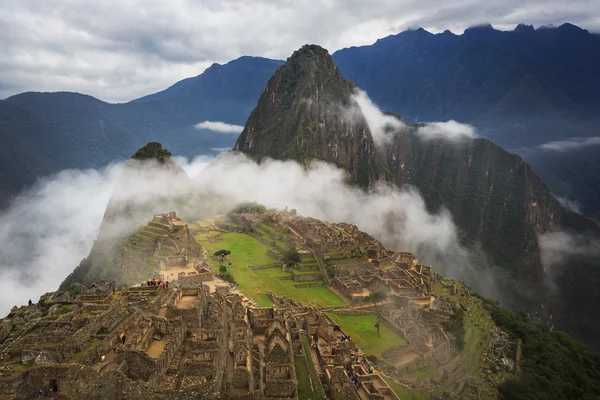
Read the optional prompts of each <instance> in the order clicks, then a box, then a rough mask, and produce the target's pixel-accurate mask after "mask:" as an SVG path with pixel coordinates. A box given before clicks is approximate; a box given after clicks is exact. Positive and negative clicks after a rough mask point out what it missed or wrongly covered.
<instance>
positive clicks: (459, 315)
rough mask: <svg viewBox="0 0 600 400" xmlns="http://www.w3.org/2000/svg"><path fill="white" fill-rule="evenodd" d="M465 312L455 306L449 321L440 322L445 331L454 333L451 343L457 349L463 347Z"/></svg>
mask: <svg viewBox="0 0 600 400" xmlns="http://www.w3.org/2000/svg"><path fill="white" fill-rule="evenodd" d="M464 318H465V312H464V310H463V309H462V308H460V307H455V309H454V315H452V318H451V319H450V320H449V321H444V322H442V327H443V328H444V330H445V331H446V332H449V333H452V334H453V335H454V341H453V344H454V346H456V348H457V349H458V350H462V349H463V348H464V347H465V323H464Z"/></svg>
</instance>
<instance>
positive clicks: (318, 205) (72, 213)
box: [0, 153, 494, 315]
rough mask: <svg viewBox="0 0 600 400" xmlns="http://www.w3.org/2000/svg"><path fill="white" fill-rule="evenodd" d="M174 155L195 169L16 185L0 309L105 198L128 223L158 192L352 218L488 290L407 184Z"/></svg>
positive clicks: (40, 274) (44, 278) (60, 268)
mask: <svg viewBox="0 0 600 400" xmlns="http://www.w3.org/2000/svg"><path fill="white" fill-rule="evenodd" d="M176 161H177V162H178V164H180V166H181V167H182V168H183V170H185V171H186V172H187V173H188V174H189V175H196V177H195V178H194V179H193V180H190V179H187V178H185V177H184V178H181V179H178V180H176V181H174V180H173V174H172V172H169V173H157V172H156V171H153V170H152V168H151V167H152V166H147V165H140V166H138V168H134V169H128V171H127V172H126V173H125V174H124V172H123V171H124V169H123V164H115V165H111V166H109V167H106V168H104V169H102V170H80V171H77V170H73V171H65V172H62V173H60V174H57V175H55V176H53V177H50V178H47V179H45V180H43V181H41V182H39V183H38V184H37V185H36V186H34V187H33V188H31V189H30V190H28V191H27V192H24V193H23V194H22V196H21V197H20V198H19V199H18V200H17V201H15V203H14V204H13V205H12V206H11V207H10V208H9V209H8V210H6V211H5V212H4V213H3V214H1V215H0V240H1V241H2V243H3V246H2V248H1V249H0V271H1V272H0V273H1V276H2V278H3V284H4V286H5V295H4V296H2V299H1V300H0V314H3V315H5V314H6V313H7V312H8V311H9V309H10V307H12V306H13V305H14V304H25V303H26V302H27V300H28V299H30V298H31V299H32V300H33V301H37V299H38V298H39V296H40V295H42V294H43V293H45V292H48V291H54V290H56V289H57V287H58V286H59V284H60V282H62V280H63V279H64V278H65V277H66V276H67V275H68V274H69V273H70V272H71V271H72V270H73V269H74V268H75V267H76V266H77V265H78V264H79V262H80V261H81V259H82V258H84V257H85V256H87V254H88V253H89V251H90V249H91V247H92V245H93V243H94V240H95V239H96V237H97V234H98V230H99V227H100V223H101V221H102V219H103V215H104V212H105V209H106V207H107V204H108V202H109V198H112V200H111V202H113V203H114V202H116V201H119V202H124V203H128V204H129V205H131V206H133V208H137V211H138V214H139V215H135V216H132V217H131V218H132V219H131V220H130V221H127V222H128V223H130V224H134V225H135V224H140V223H143V221H147V220H149V219H151V218H152V214H153V212H154V210H150V209H148V208H145V207H147V204H148V201H152V199H155V198H157V196H159V198H160V199H161V203H160V204H156V205H155V207H154V208H159V207H163V208H164V209H161V211H163V212H166V211H170V210H171V209H174V210H175V211H178V212H179V213H180V214H182V215H188V216H189V215H192V214H193V213H194V212H204V213H206V212H215V213H216V212H219V211H221V212H222V211H223V209H222V204H219V203H222V202H213V203H212V204H208V203H207V201H206V200H205V199H207V198H211V197H212V198H214V197H215V196H218V197H219V198H221V199H226V200H227V201H228V202H238V201H257V202H260V203H262V204H265V205H266V206H267V207H273V208H278V209H281V208H284V207H286V206H287V207H290V208H296V209H297V210H298V212H299V213H301V214H302V215H304V216H311V217H315V218H320V219H324V220H327V221H331V222H341V221H345V222H349V223H353V224H356V225H357V226H359V227H360V228H361V229H362V230H364V231H366V232H368V233H370V234H372V235H373V236H375V237H376V238H378V239H379V240H381V241H382V242H383V243H384V244H385V245H386V246H388V247H390V248H392V249H395V250H399V251H412V252H414V253H415V254H416V255H417V256H419V257H420V258H421V260H422V261H423V262H425V263H429V264H432V265H433V266H434V267H435V268H436V269H438V270H441V271H443V272H444V273H445V274H448V275H451V276H454V277H457V278H463V279H466V278H469V280H470V281H471V283H472V284H474V286H475V287H478V288H483V289H480V290H481V291H482V292H486V293H488V294H490V295H491V294H492V293H493V290H494V282H493V279H491V278H489V277H485V275H484V274H480V276H479V277H478V274H475V273H474V270H472V268H473V262H472V260H471V255H470V253H469V251H467V249H465V248H464V247H462V246H461V245H460V243H459V240H458V234H457V228H456V226H455V224H454V222H453V220H452V216H451V215H450V213H448V212H447V211H441V212H440V213H436V214H431V213H429V212H428V211H427V209H426V207H425V203H424V201H423V199H422V198H421V196H420V195H419V193H418V191H417V190H416V189H414V188H406V189H404V190H390V189H385V190H384V189H382V190H381V191H379V192H378V193H371V194H367V193H365V192H364V191H362V190H359V189H357V188H352V187H349V186H347V185H346V184H345V183H344V173H343V171H342V170H340V169H337V168H336V167H335V166H332V165H329V164H326V163H323V162H317V163H314V164H311V168H310V169H308V170H306V169H305V168H304V167H303V166H301V165H299V164H297V163H295V162H293V161H285V162H282V161H272V160H267V161H266V162H264V163H262V164H260V165H259V164H257V163H255V162H254V161H252V160H250V159H248V158H246V157H245V156H243V155H241V154H238V153H226V154H223V155H221V156H220V157H219V158H218V159H217V160H214V162H212V163H211V162H210V161H212V160H210V159H207V158H206V157H202V158H198V159H196V160H194V161H193V162H187V161H186V160H185V159H183V158H177V159H176ZM124 176H126V178H124ZM117 195H118V196H117ZM181 199H186V201H187V203H185V204H183V203H181ZM215 203H216V205H215ZM182 207H185V208H186V212H181V208H182ZM190 210H191V211H190ZM144 213H145V214H147V215H145V214H144ZM190 218H191V217H190ZM469 271H471V272H469ZM471 278H472V279H471ZM473 281H477V282H475V283H474V282H473Z"/></svg>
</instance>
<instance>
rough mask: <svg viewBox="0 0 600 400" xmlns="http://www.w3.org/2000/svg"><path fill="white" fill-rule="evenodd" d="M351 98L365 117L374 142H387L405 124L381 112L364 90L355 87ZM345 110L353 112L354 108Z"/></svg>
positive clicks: (380, 143)
mask: <svg viewBox="0 0 600 400" xmlns="http://www.w3.org/2000/svg"><path fill="white" fill-rule="evenodd" d="M352 98H353V99H354V101H356V102H357V103H358V105H359V107H360V110H361V111H362V114H363V115H364V116H365V118H366V119H367V123H368V125H369V129H370V130H371V134H372V135H373V140H374V141H375V144H377V145H383V144H386V143H389V142H390V141H391V139H392V136H393V135H394V133H396V132H398V131H399V130H402V129H404V128H405V127H406V124H405V123H404V122H402V121H400V120H399V119H398V118H395V117H392V116H389V115H385V114H384V113H382V112H381V110H380V109H379V108H378V107H377V106H376V105H375V104H374V103H373V102H372V101H371V99H370V98H369V96H368V95H367V93H366V92H365V91H363V90H360V89H357V90H356V91H355V93H354V94H353V95H352ZM347 112H350V113H353V112H354V110H352V109H351V110H348V111H347Z"/></svg>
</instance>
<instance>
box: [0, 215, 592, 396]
mask: <svg viewBox="0 0 600 400" xmlns="http://www.w3.org/2000/svg"><path fill="white" fill-rule="evenodd" d="M292 214H293V213H292ZM167 226H170V227H174V226H185V225H183V223H181V222H179V220H178V219H177V218H175V216H174V215H173V214H169V215H157V216H156V217H155V218H154V219H153V221H151V222H150V223H149V224H148V225H147V226H146V227H145V228H144V229H142V231H140V232H139V233H138V235H136V237H137V238H140V237H150V236H154V235H156V236H161V234H162V233H165V232H166V231H165V227H167ZM189 226H190V230H191V233H193V234H194V235H195V238H196V240H197V241H198V243H203V245H205V246H207V247H208V246H210V247H211V248H212V249H213V250H214V249H216V248H220V249H227V250H229V251H230V253H229V254H228V255H227V258H226V259H225V260H223V259H220V258H219V257H218V256H216V255H214V256H212V257H210V258H209V259H208V260H204V263H203V262H200V263H196V264H199V265H198V267H199V268H196V270H197V272H200V273H196V272H195V271H194V269H193V268H192V267H190V266H189V265H188V266H184V265H181V261H180V260H179V258H178V257H171V258H170V259H169V260H165V263H166V262H168V263H169V266H168V267H167V268H166V269H165V271H161V274H165V275H166V274H172V271H175V273H176V275H177V276H176V278H175V279H169V285H164V286H163V285H152V284H150V285H149V284H147V283H148V282H146V283H145V284H142V285H139V284H138V285H135V286H129V287H124V286H120V287H118V288H117V287H116V285H115V283H114V282H110V281H99V282H94V283H91V284H87V285H82V284H80V283H73V284H72V285H70V287H65V288H64V289H63V290H59V291H56V292H48V293H46V294H44V295H43V296H42V297H41V298H40V300H39V302H36V303H33V302H32V303H31V304H29V305H25V306H20V307H17V306H15V307H14V308H13V309H11V311H10V314H9V315H8V316H7V317H6V318H3V319H0V354H1V355H2V364H1V365H0V396H2V397H7V398H8V397H10V398H14V399H15V400H17V399H18V400H21V399H23V400H24V399H29V398H32V397H35V396H37V395H38V393H39V390H40V389H41V390H42V391H44V392H45V394H50V395H51V396H52V395H53V396H58V397H59V398H61V399H65V400H69V399H80V398H87V399H94V400H96V399H97V400H100V399H104V398H106V397H107V396H110V397H111V398H114V399H122V400H124V399H128V400H137V399H147V398H152V399H161V400H167V399H180V400H188V399H189V400H191V399H195V398H198V397H199V396H200V397H201V398H203V399H205V398H206V399H233V398H252V399H259V398H261V399H264V398H266V399H290V400H292V399H300V400H303V399H307V398H319V399H325V398H331V399H339V398H340V396H341V395H340V394H339V393H342V394H343V396H344V397H343V398H345V399H351V400H359V399H365V398H377V399H384V400H407V399H408V400H410V399H412V400H424V399H430V400H434V399H435V400H437V399H449V398H450V399H453V398H460V399H466V400H480V399H488V398H489V399H492V398H507V399H512V398H522V399H537V398H545V399H563V398H568V399H587V398H594V397H595V396H597V395H598V394H599V392H598V390H599V389H598V386H597V385H596V384H595V383H596V381H597V380H598V377H599V375H598V374H599V373H600V358H599V357H598V356H597V355H596V354H592V353H591V352H590V351H589V350H588V349H586V348H585V347H584V346H583V345H582V344H581V343H579V342H577V341H574V340H573V339H571V338H570V337H569V336H568V335H566V334H564V333H562V332H550V331H549V329H548V328H547V327H545V326H539V325H535V324H534V323H532V322H531V321H530V320H528V319H526V318H525V317H524V316H523V315H520V314H514V313H510V312H508V311H506V310H504V309H502V308H501V307H499V306H498V305H497V303H496V302H494V301H491V300H488V299H485V298H482V297H480V296H476V295H473V294H472V293H471V292H470V290H469V288H468V286H467V285H465V284H464V283H463V282H460V281H456V280H452V279H449V278H447V277H444V276H442V275H440V274H439V273H438V272H437V271H436V270H435V267H432V266H426V265H423V264H420V263H419V260H418V259H417V258H416V257H415V256H414V255H412V254H411V253H406V252H397V251H394V250H391V249H387V248H385V247H384V246H383V245H382V244H381V243H380V242H379V241H377V240H376V239H374V238H373V237H371V236H369V235H368V234H366V233H364V232H362V231H360V230H359V229H358V228H357V227H356V226H354V225H351V224H347V223H336V224H330V223H327V222H323V221H319V220H316V219H313V218H306V217H301V216H297V215H290V213H288V212H285V211H284V212H275V211H266V210H265V208H264V207H260V206H259V207H256V204H253V206H252V207H248V206H247V205H241V206H240V207H237V208H235V209H234V210H232V211H231V212H230V213H228V214H227V215H226V216H223V217H221V218H215V217H211V218H208V219H203V220H196V221H194V222H193V223H190V225H189ZM156 230H160V232H158V231H156ZM148 235H150V236H148ZM133 242H134V239H133V238H132V239H131V240H130V244H129V247H128V250H131V249H133V248H135V245H134V243H133ZM135 251H136V252H138V251H139V250H135ZM211 253H212V251H211ZM294 253H295V255H292V254H294ZM165 254H167V253H163V254H162V255H165ZM175 263H178V266H176V265H174V264H175ZM217 265H220V268H219V270H223V269H225V270H227V272H226V274H227V275H228V276H229V277H230V278H231V277H232V278H233V280H235V281H236V282H237V283H238V284H237V285H236V286H235V287H231V286H230V285H229V283H227V282H224V281H222V280H221V279H219V276H222V275H224V273H222V272H221V273H220V274H219V275H217V276H214V274H213V272H212V271H211V270H210V268H206V267H207V266H208V267H212V270H213V271H215V270H216V266H217ZM320 266H326V268H324V269H322V268H320ZM181 269H182V270H185V271H186V272H183V273H182V272H180V273H178V274H177V271H179V270H181ZM140 271H141V270H140ZM148 273H150V274H152V275H150V276H149V277H148V278H152V277H158V273H157V272H156V271H154V272H153V273H152V272H151V271H148ZM322 274H325V275H327V278H326V276H324V275H322ZM144 279H147V278H144ZM230 280H231V279H230ZM327 281H330V282H331V283H330V284H329V283H327ZM373 298H379V299H380V300H378V301H373V300H372V299H373ZM125 305H126V306H125ZM349 365H350V366H351V368H348V366H349ZM49 376H50V377H51V378H48V377H49Z"/></svg>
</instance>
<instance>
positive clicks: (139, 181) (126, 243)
mask: <svg viewBox="0 0 600 400" xmlns="http://www.w3.org/2000/svg"><path fill="white" fill-rule="evenodd" d="M171 156H172V154H171V152H170V151H168V150H167V149H164V148H163V146H162V144H160V143H158V142H150V143H148V144H146V145H145V146H143V147H141V148H140V149H138V150H137V151H136V152H135V153H134V154H133V155H132V156H131V158H130V159H129V161H128V162H127V164H126V166H125V168H124V169H123V171H122V174H121V176H120V177H119V180H118V182H117V183H116V185H115V187H114V189H113V192H112V194H111V197H110V200H109V202H108V205H107V207H106V211H105V213H104V218H103V219H102V223H101V225H100V229H99V232H98V237H97V239H96V240H95V242H94V245H93V247H92V249H91V250H90V253H89V255H88V256H87V257H86V258H85V259H84V260H83V261H82V262H81V263H80V265H79V266H78V267H77V268H76V269H75V270H74V271H73V273H72V274H71V275H69V277H67V279H65V281H64V282H63V283H62V284H61V287H63V288H68V287H69V285H70V284H71V283H73V282H80V283H83V284H89V283H91V282H93V281H96V280H101V279H109V280H115V281H117V282H118V283H119V284H121V283H124V284H133V283H137V282H139V281H141V280H142V279H144V277H145V276H147V278H149V277H150V276H151V275H152V274H153V273H154V272H157V271H158V270H159V263H160V261H161V260H162V259H163V258H164V257H167V256H175V255H180V256H187V257H190V258H192V257H199V256H200V255H201V254H202V248H201V247H200V246H199V245H198V244H197V243H196V242H195V241H194V240H192V239H191V236H190V233H189V230H188V228H187V226H186V225H185V224H183V223H181V221H180V220H179V219H177V218H176V216H175V215H173V217H172V218H171V217H170V216H169V218H166V219H165V218H162V219H160V218H159V219H158V220H153V221H150V222H147V221H148V218H149V217H150V216H152V215H155V214H157V213H159V212H160V211H162V210H164V209H165V208H166V209H170V208H171V207H178V208H179V209H182V210H186V209H187V207H186V204H187V201H186V199H187V196H186V194H187V193H189V191H190V190H191V180H190V178H189V177H188V176H187V175H186V173H185V172H184V171H183V170H182V169H181V168H180V167H179V166H177V165H176V164H175V162H174V161H173V160H172V157H171ZM176 190H177V191H179V193H180V195H177V193H178V192H176ZM144 225H145V226H144ZM147 278H146V279H147Z"/></svg>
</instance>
